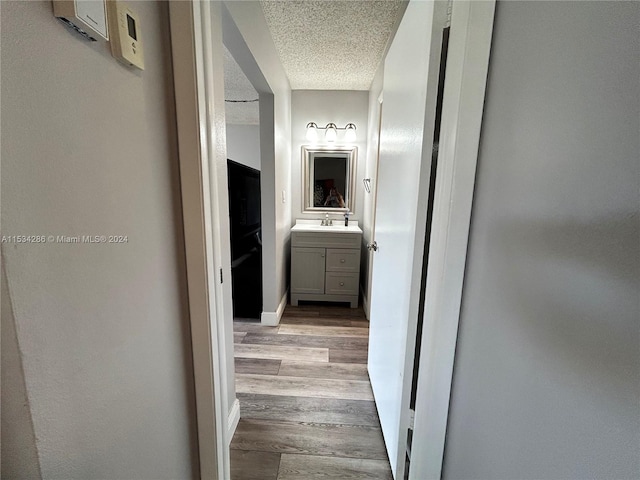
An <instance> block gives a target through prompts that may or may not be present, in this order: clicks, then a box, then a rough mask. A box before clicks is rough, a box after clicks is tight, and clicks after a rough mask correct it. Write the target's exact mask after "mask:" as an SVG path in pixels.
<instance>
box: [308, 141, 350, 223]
mask: <svg viewBox="0 0 640 480" xmlns="http://www.w3.org/2000/svg"><path fill="white" fill-rule="evenodd" d="M356 151H357V147H347V148H339V147H332V148H330V149H329V148H318V147H315V148H314V147H302V161H303V163H304V179H303V180H304V211H305V212H322V211H326V212H331V211H333V212H335V211H347V210H349V211H351V212H353V208H354V202H353V197H354V195H353V194H352V192H354V191H355V190H354V180H355V179H354V172H355V166H356V163H355V162H356Z"/></svg>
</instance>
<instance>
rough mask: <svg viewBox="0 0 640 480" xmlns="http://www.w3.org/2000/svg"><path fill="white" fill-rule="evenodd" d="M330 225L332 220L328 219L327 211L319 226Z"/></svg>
mask: <svg viewBox="0 0 640 480" xmlns="http://www.w3.org/2000/svg"><path fill="white" fill-rule="evenodd" d="M332 225H333V220H330V219H329V214H328V213H327V214H326V215H325V216H324V220H322V222H320V226H321V227H330V226H332Z"/></svg>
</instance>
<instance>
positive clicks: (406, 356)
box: [368, 1, 446, 479]
mask: <svg viewBox="0 0 640 480" xmlns="http://www.w3.org/2000/svg"><path fill="white" fill-rule="evenodd" d="M445 20H446V3H445V2H435V3H434V2H430V1H429V2H426V1H412V2H410V3H409V5H408V6H407V9H406V12H405V14H404V17H403V19H402V22H401V24H400V26H399V28H398V31H397V33H396V36H395V38H394V40H393V43H392V45H391V48H390V50H389V53H388V54H387V57H386V60H385V65H384V86H383V95H384V114H383V116H382V128H381V132H380V159H379V165H378V185H377V188H378V191H377V204H376V216H375V219H376V221H375V228H374V235H373V238H375V240H376V243H377V246H378V251H377V252H376V253H375V254H374V255H373V258H374V261H373V282H372V289H371V314H370V322H371V323H370V337H369V360H368V369H369V376H370V378H371V384H372V387H373V393H374V396H375V400H376V405H377V408H378V413H379V415H380V422H381V425H382V433H383V435H384V440H385V443H386V447H387V452H388V455H389V461H390V462H391V467H392V471H393V473H394V477H395V478H396V479H400V478H403V470H404V457H405V450H406V435H407V427H408V417H409V416H408V413H409V394H410V387H411V378H412V376H411V372H412V368H413V356H414V354H413V350H414V347H415V330H416V324H417V316H418V297H419V295H418V294H419V289H420V278H421V269H422V252H423V247H424V236H425V225H426V212H427V205H426V203H427V198H428V188H429V173H430V165H431V151H432V143H433V131H434V130H433V120H434V118H435V103H436V97H437V84H438V69H439V61H440V48H441V35H442V27H443V26H444V22H445Z"/></svg>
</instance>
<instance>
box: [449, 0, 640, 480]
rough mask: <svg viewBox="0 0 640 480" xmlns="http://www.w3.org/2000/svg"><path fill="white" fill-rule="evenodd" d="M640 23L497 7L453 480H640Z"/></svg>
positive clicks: (455, 409) (602, 9)
mask: <svg viewBox="0 0 640 480" xmlns="http://www.w3.org/2000/svg"><path fill="white" fill-rule="evenodd" d="M639 23H640V4H639V3H637V2H636V3H624V2H498V5H497V9H496V20H495V29H494V38H493V46H492V52H491V59H490V66H489V79H488V87H487V97H486V104H485V112H484V120H483V130H482V137H481V146H480V155H479V164H478V173H477V183H476V191H475V197H474V206H473V213H472V226H471V237H470V244H469V250H468V263H467V273H466V280H465V286H464V293H463V303H462V314H461V321H460V331H459V340H458V346H457V353H456V361H455V372H454V381H453V390H452V398H451V410H450V417H449V425H448V432H447V441H446V450H445V464H444V478H445V479H456V480H462V479H507V478H519V479H532V478H538V479H540V478H543V479H561V478H562V479H571V478H573V479H585V478H599V479H604V478H638V475H640V464H639V458H640V457H639V456H638V445H640V415H639V410H638V409H639V405H638V398H640V385H639V381H640V361H639V360H640V358H639V351H640V350H639V348H640V343H639V340H640V338H639V333H640V330H639V328H640V309H639V292H640V229H639V216H638V208H639V204H640V199H639V196H638V181H639V178H640V148H639V137H640V135H639V132H640V125H639V121H640V85H639V81H640V67H639V63H640V62H639V52H640V49H639V48H638V46H639V44H640V42H639V40H640V38H639V33H640V32H639V30H638V24H639Z"/></svg>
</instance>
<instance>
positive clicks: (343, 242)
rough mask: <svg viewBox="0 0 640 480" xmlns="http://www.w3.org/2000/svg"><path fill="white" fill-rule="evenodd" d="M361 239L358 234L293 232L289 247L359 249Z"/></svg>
mask: <svg viewBox="0 0 640 480" xmlns="http://www.w3.org/2000/svg"><path fill="white" fill-rule="evenodd" d="M361 238H362V235H361V234H359V233H358V234H356V233H330V232H318V233H314V232H293V233H292V234H291V246H292V247H326V248H357V249H360V243H361V242H362V240H361Z"/></svg>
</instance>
